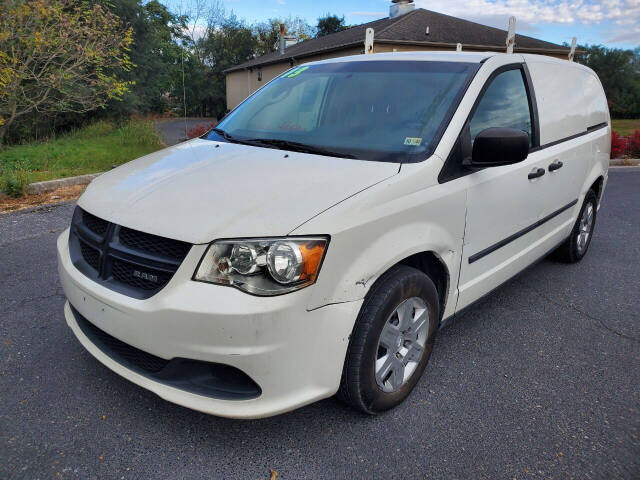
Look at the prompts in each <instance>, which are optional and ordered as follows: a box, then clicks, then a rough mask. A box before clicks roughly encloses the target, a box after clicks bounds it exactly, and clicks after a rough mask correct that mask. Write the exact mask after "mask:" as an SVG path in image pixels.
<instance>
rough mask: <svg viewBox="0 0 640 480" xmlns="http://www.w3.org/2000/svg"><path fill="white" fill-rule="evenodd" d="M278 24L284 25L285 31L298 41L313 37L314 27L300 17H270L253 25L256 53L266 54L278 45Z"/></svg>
mask: <svg viewBox="0 0 640 480" xmlns="http://www.w3.org/2000/svg"><path fill="white" fill-rule="evenodd" d="M280 25H284V31H285V33H287V34H289V35H294V36H295V37H296V38H297V39H298V41H303V40H308V39H310V38H313V36H314V34H315V32H314V28H313V27H312V26H311V25H309V24H308V23H307V22H306V21H305V20H304V19H302V18H300V17H289V18H270V19H269V20H267V21H265V22H261V23H256V24H254V25H253V28H252V30H253V34H254V36H255V37H256V52H255V53H256V55H257V56H261V55H266V54H267V53H271V52H275V51H277V50H278V48H280V47H279V39H280Z"/></svg>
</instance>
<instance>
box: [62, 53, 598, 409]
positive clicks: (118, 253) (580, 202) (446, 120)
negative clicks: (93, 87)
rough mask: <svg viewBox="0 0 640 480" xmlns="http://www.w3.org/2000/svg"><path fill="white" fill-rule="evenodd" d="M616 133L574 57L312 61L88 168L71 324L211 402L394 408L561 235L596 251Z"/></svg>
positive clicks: (157, 381) (561, 251) (66, 258)
mask: <svg viewBox="0 0 640 480" xmlns="http://www.w3.org/2000/svg"><path fill="white" fill-rule="evenodd" d="M610 132H611V127H610V119H609V113H608V108H607V102H606V98H605V95H604V92H603V89H602V85H601V84H600V81H599V80H598V77H597V76H596V75H595V74H594V73H593V71H591V70H590V69H588V68H586V67H584V66H581V65H578V64H576V63H573V62H569V61H565V60H557V59H553V58H549V57H544V56H536V55H519V54H497V53H446V52H429V53H427V52H424V53H422V52H414V53H390V54H375V55H362V56H353V57H344V58H337V59H331V60H325V61H320V62H315V63H308V64H305V65H302V66H297V67H295V68H292V69H291V70H289V71H287V72H286V73H284V74H282V75H280V76H278V77H277V78H275V79H274V80H272V81H271V82H269V83H268V84H266V85H265V86H264V87H263V88H262V89H260V90H259V91H257V92H256V93H254V94H253V95H251V96H250V97H249V98H247V99H246V100H245V101H244V102H243V103H241V104H240V105H239V106H238V107H237V108H235V109H234V110H233V111H232V112H231V113H230V114H229V115H227V116H226V117H225V118H224V119H223V120H222V121H221V122H220V123H219V124H218V125H217V127H216V128H214V129H213V130H211V131H210V132H208V133H207V134H205V135H204V136H203V137H201V138H197V139H193V140H190V141H187V142H184V143H181V144H178V145H176V146H173V147H169V148H166V149H164V150H161V151H159V152H156V153H152V154H150V155H147V156H145V157H143V158H140V159H138V160H135V161H132V162H130V163H127V164H125V165H123V166H121V167H119V168H116V169H114V170H112V171H110V172H108V173H105V174H103V175H101V176H100V177H98V178H97V179H96V180H94V181H93V182H92V183H91V184H90V186H89V187H88V188H87V190H86V192H85V193H84V194H83V195H82V196H81V198H80V199H79V200H78V205H77V208H76V210H75V212H74V214H73V218H72V221H71V226H70V228H69V229H68V230H66V231H65V232H64V233H63V234H62V235H61V236H60V238H59V239H58V261H59V274H60V278H61V281H62V285H63V287H64V291H65V293H66V296H67V299H68V301H67V302H66V305H65V307H64V313H65V317H66V321H67V323H68V325H69V327H70V328H71V330H72V331H73V333H74V334H75V335H76V337H77V338H78V340H79V341H80V342H81V343H82V345H84V347H85V348H86V349H87V350H88V351H89V352H90V353H91V354H92V355H93V356H94V357H96V358H97V359H98V360H99V361H100V362H102V363H103V364H104V365H106V366H107V367H109V368H110V369H112V370H113V371H115V372H116V373H118V374H120V375H122V376H123V377H125V378H127V379H129V380H131V381H132V382H134V383H136V384H138V385H140V386H142V387H144V388H147V389H149V390H151V391H153V392H155V393H156V394H158V395H159V396H160V397H162V398H164V399H166V400H168V401H171V402H175V403H177V404H180V405H183V406H186V407H189V408H192V409H196V410H199V411H202V412H207V413H210V414H215V415H220V416H228V417H236V418H256V417H264V416H269V415H274V414H277V413H281V412H285V411H289V410H292V409H294V408H297V407H300V406H302V405H305V404H308V403H310V402H314V401H316V400H319V399H322V398H325V397H329V396H332V395H334V394H336V393H337V394H338V395H339V397H341V398H342V399H343V400H344V401H345V402H347V403H348V404H350V405H352V406H353V407H355V408H356V409H359V410H361V411H363V412H367V413H378V412H382V411H384V410H387V409H389V408H392V407H394V406H395V405H397V404H398V403H400V402H402V401H403V400H404V399H405V398H406V397H407V396H408V395H409V394H410V392H411V390H412V389H413V388H414V386H415V385H416V383H417V382H418V380H419V379H420V376H421V374H422V372H423V370H424V368H425V365H426V364H427V362H428V360H429V356H430V354H431V350H432V348H433V344H434V337H435V335H436V332H437V331H438V329H439V328H440V327H442V326H443V325H446V324H447V323H448V322H451V320H452V319H453V318H454V316H455V315H456V313H459V312H460V311H461V310H463V309H466V308H468V307H469V306H470V305H472V304H473V302H475V301H476V300H478V299H480V298H481V297H483V296H484V295H487V294H488V293H490V292H491V291H492V290H494V289H495V288H496V287H497V286H499V285H500V284H502V283H503V282H505V281H507V280H508V279H510V278H511V277H513V276H514V275H515V274H517V273H518V272H520V271H521V270H523V269H524V268H525V267H527V266H529V265H531V264H532V263H533V262H535V261H536V260H538V259H540V258H542V257H544V256H545V255H547V254H549V253H551V252H554V254H555V255H556V256H557V257H558V258H560V259H563V260H564V261H566V262H577V261H579V260H580V259H581V258H582V257H584V255H585V254H586V252H587V250H588V248H589V244H590V241H591V238H592V235H593V231H594V227H595V223H596V217H597V212H598V207H599V205H600V200H601V198H602V194H603V190H604V188H605V185H606V183H607V169H608V162H609V155H610ZM424 381H428V379H425V380H424Z"/></svg>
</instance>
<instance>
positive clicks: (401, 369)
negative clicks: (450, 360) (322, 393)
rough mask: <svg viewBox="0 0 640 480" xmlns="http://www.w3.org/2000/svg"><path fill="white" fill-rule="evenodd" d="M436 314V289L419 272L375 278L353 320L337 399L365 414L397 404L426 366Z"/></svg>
mask: <svg viewBox="0 0 640 480" xmlns="http://www.w3.org/2000/svg"><path fill="white" fill-rule="evenodd" d="M439 314H440V312H439V304H438V292H437V290H436V287H435V285H434V283H433V281H431V279H430V278H429V277H428V276H426V275H425V274H424V273H422V272H421V271H419V270H416V269H415V268H411V267H408V266H405V265H399V266H396V267H394V268H392V269H391V270H389V271H388V272H387V273H385V274H384V275H383V276H382V277H380V279H379V280H378V281H377V282H376V283H375V284H374V285H373V286H372V287H371V290H370V291H369V293H368V294H367V296H366V298H365V301H364V304H363V305H362V309H361V310H360V314H359V315H358V319H357V320H356V325H355V327H354V331H353V334H352V335H351V339H350V341H349V348H348V350H347V356H346V359H345V365H344V369H343V373H342V382H341V385H340V390H339V391H338V396H339V397H340V398H341V399H342V400H343V401H345V402H346V403H348V404H349V405H351V406H352V407H354V408H356V409H358V410H360V411H362V412H365V413H369V414H376V413H379V412H382V411H384V410H388V409H390V408H393V407H395V406H396V405H398V404H399V403H401V402H402V401H403V400H404V399H405V398H406V397H407V396H408V395H409V393H411V391H412V390H413V388H414V387H415V385H416V384H417V383H418V380H419V379H420V376H421V375H422V372H423V371H424V368H425V367H426V365H427V362H428V361H429V356H430V355H431V350H432V348H433V342H434V339H435V333H436V330H437V327H438V323H439V318H440V317H439Z"/></svg>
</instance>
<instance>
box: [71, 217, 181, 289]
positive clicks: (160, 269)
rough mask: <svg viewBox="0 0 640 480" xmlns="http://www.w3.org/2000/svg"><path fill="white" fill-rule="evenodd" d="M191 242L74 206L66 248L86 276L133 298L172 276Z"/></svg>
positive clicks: (163, 282)
mask: <svg viewBox="0 0 640 480" xmlns="http://www.w3.org/2000/svg"><path fill="white" fill-rule="evenodd" d="M190 248H191V245H190V244H189V243H186V242H181V241H179V240H173V239H170V238H163V237H159V236H157V235H152V234H149V233H145V232H139V231H137V230H133V229H131V228H127V227H121V226H120V225H116V224H114V223H110V222H107V221H106V220H103V219H101V218H98V217H96V216H95V215H92V214H90V213H89V212H86V211H84V210H82V209H81V208H80V207H76V210H75V212H74V214H73V220H72V222H71V233H70V236H69V251H70V253H71V259H72V261H73V263H74V265H75V266H76V267H77V268H78V269H79V270H80V271H81V272H82V273H84V274H85V275H87V276H88V277H89V278H91V279H93V280H95V281H96V282H98V283H101V284H103V285H105V286H107V287H108V288H111V289H112V290H115V291H118V292H120V293H124V294H125V295H129V296H131V297H134V298H139V299H145V298H149V297H151V296H152V295H154V294H155V293H157V292H158V291H160V290H161V289H162V288H163V287H164V286H165V285H166V284H167V283H169V281H170V280H171V278H172V277H173V275H174V274H175V272H176V271H177V270H178V267H179V266H180V265H181V263H182V261H183V260H184V258H185V257H186V256H187V253H188V252H189V249H190Z"/></svg>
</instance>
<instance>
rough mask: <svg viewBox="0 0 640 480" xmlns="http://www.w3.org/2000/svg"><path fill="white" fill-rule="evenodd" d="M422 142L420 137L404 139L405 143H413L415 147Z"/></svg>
mask: <svg viewBox="0 0 640 480" xmlns="http://www.w3.org/2000/svg"><path fill="white" fill-rule="evenodd" d="M421 143H422V137H407V138H405V139H404V144H405V145H413V146H415V147H417V146H418V145H420V144H421Z"/></svg>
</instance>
